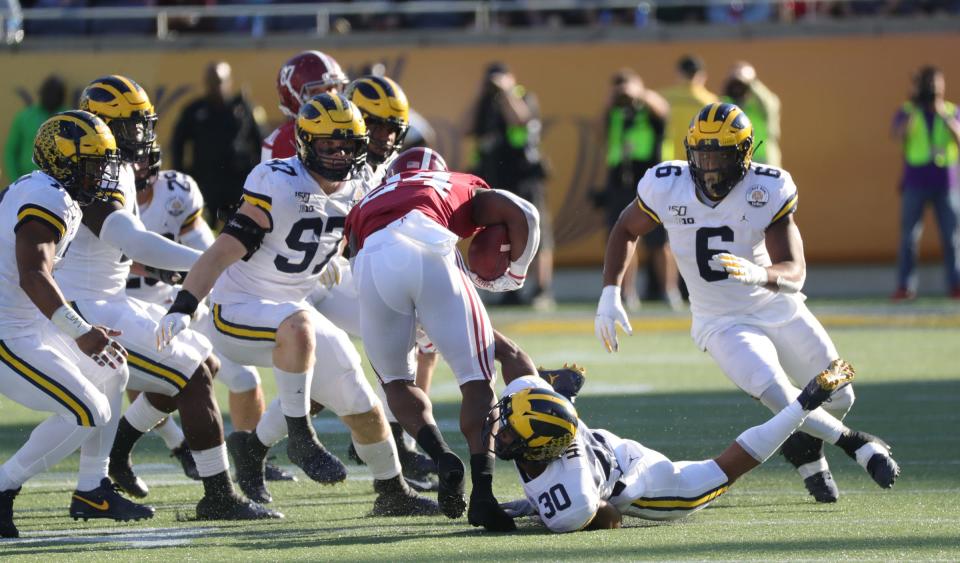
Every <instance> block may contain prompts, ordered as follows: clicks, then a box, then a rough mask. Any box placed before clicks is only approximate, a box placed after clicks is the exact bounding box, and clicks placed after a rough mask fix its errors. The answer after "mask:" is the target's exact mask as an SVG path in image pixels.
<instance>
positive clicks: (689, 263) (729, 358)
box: [596, 103, 900, 502]
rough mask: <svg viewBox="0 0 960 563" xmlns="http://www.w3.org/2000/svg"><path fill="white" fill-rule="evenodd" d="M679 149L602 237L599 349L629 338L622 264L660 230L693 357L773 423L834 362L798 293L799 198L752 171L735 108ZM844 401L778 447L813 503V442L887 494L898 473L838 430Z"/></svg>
mask: <svg viewBox="0 0 960 563" xmlns="http://www.w3.org/2000/svg"><path fill="white" fill-rule="evenodd" d="M685 144H686V146H687V161H669V162H664V163H662V164H660V165H659V166H655V167H653V168H651V169H650V170H649V171H648V172H647V173H646V174H645V175H644V177H643V178H642V179H641V180H640V183H639V185H638V186H637V199H636V200H635V202H634V203H633V204H631V205H630V206H628V207H627V208H626V209H624V211H623V213H622V214H621V215H620V219H619V220H618V221H617V224H616V225H615V226H614V228H613V230H612V231H611V233H610V238H609V239H608V241H607V250H606V256H605V257H604V267H603V285H604V287H603V294H602V296H601V298H600V303H599V305H598V306H597V316H596V332H597V337H598V338H599V339H600V340H601V342H602V343H603V344H604V346H605V347H606V349H607V351H608V352H616V351H617V350H618V347H619V343H618V341H617V335H616V325H617V324H620V325H621V326H622V328H623V329H624V330H625V331H626V332H627V333H630V332H631V330H632V329H631V328H630V323H629V320H628V319H627V315H626V312H625V311H624V309H623V306H622V304H621V302H620V284H621V281H622V279H623V273H624V268H625V266H626V261H627V257H628V256H629V255H630V254H631V253H632V252H633V248H634V245H635V243H636V240H637V237H638V236H641V235H643V234H644V233H646V232H649V231H650V230H652V229H653V228H655V227H656V226H657V225H659V224H662V225H663V226H664V227H665V228H666V229H667V235H668V236H669V237H670V244H671V247H672V248H673V252H674V257H675V258H676V261H677V266H678V267H679V269H680V273H681V274H682V275H683V278H684V280H685V281H686V284H687V287H688V288H689V290H690V310H691V312H692V313H693V328H692V331H691V333H692V336H693V338H694V340H695V341H696V343H697V346H698V347H700V349H702V350H705V351H706V352H708V353H709V354H710V355H711V356H712V357H713V358H714V360H715V361H716V362H717V364H718V365H719V366H720V368H721V369H722V370H723V372H724V373H725V374H726V375H727V377H729V378H730V380H731V381H733V383H735V384H736V385H737V386H738V387H740V388H741V389H743V390H744V391H745V392H747V393H748V394H749V395H750V396H752V397H754V398H756V399H758V400H759V401H760V402H761V403H763V404H764V405H765V406H766V407H767V408H769V409H770V410H772V411H774V412H778V411H780V410H781V409H783V408H784V407H786V406H787V405H788V404H789V403H790V401H792V400H793V398H794V397H796V396H797V393H798V392H799V388H800V387H803V386H804V385H806V384H807V382H809V381H810V379H811V378H813V377H814V376H816V375H817V374H818V373H820V372H822V371H823V370H824V369H826V368H827V366H829V365H832V364H833V363H834V362H836V361H840V356H839V354H838V353H837V349H836V347H835V346H834V344H833V342H832V341H831V340H830V337H829V336H828V335H827V333H826V331H825V330H824V329H823V326H822V325H821V324H820V322H819V321H817V319H816V318H815V317H814V316H813V314H812V313H811V312H810V311H809V310H808V309H807V307H806V305H805V304H804V299H805V297H804V296H803V294H801V293H800V290H801V288H802V287H803V281H804V278H805V277H806V264H805V262H804V257H803V242H802V240H801V238H800V230H799V228H798V227H797V224H796V222H795V221H794V218H793V213H794V211H795V210H796V208H797V187H796V185H795V184H794V183H793V179H792V178H791V176H790V174H789V173H788V172H787V171H785V170H783V169H780V168H775V167H770V166H758V165H755V164H751V156H752V154H753V150H754V148H755V143H754V138H753V126H752V124H751V123H750V120H749V119H748V118H747V116H746V115H745V114H744V113H743V111H742V110H741V109H740V108H738V107H737V106H735V105H733V104H721V103H714V104H710V105H707V106H705V107H704V108H703V109H702V110H701V111H700V112H698V114H697V115H696V116H694V119H693V120H692V121H691V123H690V130H689V132H688V134H687V137H686V140H685ZM853 401H854V394H853V387H852V386H846V387H844V388H843V390H841V391H840V392H839V393H837V394H836V395H834V396H833V397H832V398H831V400H830V401H829V402H827V403H825V404H824V405H823V409H820V410H817V411H815V412H813V413H811V414H810V416H808V417H807V419H806V421H805V422H804V423H803V425H802V426H801V427H800V429H801V431H802V432H800V433H797V434H796V435H795V436H793V437H791V438H790V439H789V440H788V441H787V443H786V444H785V445H784V448H783V452H784V456H785V457H786V458H787V459H788V460H789V461H790V462H791V463H793V465H794V466H795V467H797V469H798V472H799V473H800V475H801V477H803V479H804V484H805V485H806V487H807V489H808V491H809V492H810V494H811V495H813V496H814V498H815V499H816V500H817V501H818V502H835V501H836V500H837V498H838V495H839V491H838V490H837V487H836V484H835V483H834V480H833V477H832V475H831V474H830V470H829V467H828V466H827V462H826V458H825V457H824V456H823V441H826V442H829V443H831V444H836V445H837V446H839V447H840V448H841V449H843V451H844V452H846V453H847V454H848V455H849V456H850V457H852V458H854V459H855V460H856V461H857V463H859V464H860V465H861V466H863V467H864V469H866V471H867V472H868V473H869V474H870V476H871V477H872V478H873V480H874V481H875V482H876V483H877V484H878V485H880V486H881V487H884V488H889V487H891V486H892V485H893V482H894V480H895V479H896V478H897V475H898V474H899V472H900V469H899V467H898V465H897V463H896V462H895V461H894V460H893V458H892V457H891V456H890V449H889V446H888V445H887V444H886V443H884V442H883V441H882V440H880V439H879V438H876V437H874V436H871V435H869V434H866V433H862V432H855V431H852V430H850V429H849V428H847V427H846V426H844V425H843V423H842V422H841V420H842V419H843V417H844V416H846V414H847V412H848V411H849V410H850V407H851V406H852V405H853Z"/></svg>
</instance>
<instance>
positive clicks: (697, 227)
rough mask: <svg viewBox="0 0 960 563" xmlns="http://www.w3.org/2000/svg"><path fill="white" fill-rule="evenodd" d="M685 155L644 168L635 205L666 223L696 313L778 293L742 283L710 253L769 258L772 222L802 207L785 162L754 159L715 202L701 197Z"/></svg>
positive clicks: (741, 307) (720, 311)
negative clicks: (756, 161)
mask: <svg viewBox="0 0 960 563" xmlns="http://www.w3.org/2000/svg"><path fill="white" fill-rule="evenodd" d="M696 192H697V190H696V186H695V185H694V183H693V179H692V177H691V175H690V170H689V166H688V164H687V162H686V161H679V160H674V161H668V162H664V163H661V164H660V165H658V166H655V167H653V168H651V169H650V170H648V171H647V173H646V174H644V176H643V178H642V179H641V180H640V183H639V184H638V185H637V199H636V201H635V205H638V206H639V207H640V209H641V211H643V212H644V213H646V214H647V215H648V216H649V217H650V218H652V219H653V220H654V221H656V222H657V223H661V224H662V225H663V227H664V228H665V229H666V231H667V236H668V237H669V240H670V248H671V250H672V251H673V254H674V256H675V257H676V260H677V267H678V268H679V270H680V273H681V274H682V275H683V279H684V281H685V282H686V284H687V287H688V289H689V291H690V309H691V312H692V313H693V314H694V316H707V317H712V316H722V315H731V314H742V313H748V312H750V311H752V310H755V309H758V308H760V307H761V306H763V305H764V304H766V303H768V302H770V301H772V300H773V299H775V298H776V296H777V293H775V292H772V291H770V290H768V289H766V288H764V287H760V286H753V285H750V286H748V285H744V284H742V283H740V282H738V281H736V280H734V279H730V278H729V274H727V272H726V271H724V270H723V268H722V267H721V266H720V265H719V264H718V263H716V262H715V261H714V260H713V256H714V255H716V254H720V253H724V252H726V253H729V254H734V255H736V256H740V257H742V258H746V259H747V260H750V261H752V262H753V263H755V264H757V265H760V266H764V267H766V266H770V265H771V262H770V255H769V254H768V253H767V247H766V244H765V233H766V230H767V228H768V227H769V226H770V225H772V224H773V223H775V222H777V221H779V220H780V219H782V218H783V217H785V216H786V215H789V214H790V213H793V212H794V211H796V208H797V186H796V185H795V184H794V183H793V179H792V178H791V176H790V174H789V173H788V172H787V171H786V170H783V169H781V168H775V167H772V166H757V165H751V166H750V170H748V171H747V173H746V175H745V176H744V178H743V180H741V181H740V183H739V184H737V185H736V186H734V188H733V190H731V191H730V193H729V194H727V196H726V197H725V198H724V199H723V200H722V201H720V203H719V204H717V205H716V206H715V207H710V206H709V205H707V204H705V203H703V202H702V201H701V200H700V199H699V198H698V197H697V193H696Z"/></svg>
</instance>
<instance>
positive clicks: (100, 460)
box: [77, 368, 144, 491]
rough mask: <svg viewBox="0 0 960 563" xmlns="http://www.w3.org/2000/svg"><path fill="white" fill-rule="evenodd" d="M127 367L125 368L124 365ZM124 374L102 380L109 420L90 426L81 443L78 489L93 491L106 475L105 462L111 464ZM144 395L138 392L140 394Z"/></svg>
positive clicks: (124, 383)
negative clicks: (91, 427)
mask: <svg viewBox="0 0 960 563" xmlns="http://www.w3.org/2000/svg"><path fill="white" fill-rule="evenodd" d="M124 369H126V368H124ZM126 382H127V377H126V375H124V376H122V377H111V378H109V379H107V380H106V381H104V382H102V383H101V384H100V386H99V388H100V391H101V392H102V393H103V395H104V396H105V397H106V398H107V401H108V402H109V403H110V413H111V415H110V420H109V421H107V423H106V424H104V425H103V426H98V427H97V428H94V429H93V432H91V434H90V437H88V438H87V439H86V440H84V442H83V444H81V445H80V470H79V472H78V473H77V490H78V491H92V490H93V489H96V488H97V487H99V486H100V481H102V480H103V479H104V478H105V477H106V476H107V465H109V463H110V450H111V448H113V440H114V438H116V437H117V426H119V425H120V410H121V409H120V407H121V406H122V405H123V388H124V387H126ZM143 396H144V395H141V397H143Z"/></svg>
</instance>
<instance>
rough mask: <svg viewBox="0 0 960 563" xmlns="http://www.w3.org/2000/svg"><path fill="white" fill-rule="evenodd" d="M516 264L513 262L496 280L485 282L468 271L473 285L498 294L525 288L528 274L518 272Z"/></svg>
mask: <svg viewBox="0 0 960 563" xmlns="http://www.w3.org/2000/svg"><path fill="white" fill-rule="evenodd" d="M514 264H515V262H511V263H510V267H509V268H507V271H506V272H504V274H503V275H502V276H500V277H499V278H497V279H495V280H485V279H482V278H481V277H480V276H478V275H477V274H475V273H473V272H472V271H470V270H467V272H468V273H469V274H470V279H471V280H473V285H475V286H477V287H478V288H480V289H485V290H487V291H493V292H496V293H500V292H504V291H516V290H518V289H520V288H521V287H523V282H524V280H526V272H525V271H523V272H518V271H516V270H518V269H519V267H517V268H515V267H514Z"/></svg>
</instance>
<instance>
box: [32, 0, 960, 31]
mask: <svg viewBox="0 0 960 563" xmlns="http://www.w3.org/2000/svg"><path fill="white" fill-rule="evenodd" d="M363 2H364V0H355V3H356V4H357V5H360V4H362V3H363ZM393 2H395V3H397V4H398V5H399V4H401V3H402V2H401V0H391V3H393ZM454 3H455V0H454ZM20 4H21V6H22V7H23V8H25V9H29V8H86V7H108V8H109V7H113V8H117V7H183V6H262V5H266V4H284V5H292V4H304V5H306V4H310V5H314V6H322V4H323V3H322V2H321V3H318V2H314V1H307V0H276V1H270V0H21V2H20ZM581 4H582V5H583V6H582V8H576V9H564V10H555V11H552V10H526V9H524V3H523V2H522V1H519V0H518V1H517V2H515V3H509V4H507V6H508V7H509V9H503V8H501V9H499V10H498V11H495V12H494V13H493V15H492V18H491V19H492V20H493V21H492V22H491V24H492V25H494V26H499V27H512V28H529V27H564V26H581V27H583V26H587V27H591V26H592V27H597V26H600V27H602V26H635V27H644V26H647V25H652V24H685V23H711V24H741V23H763V22H793V21H804V20H814V19H846V18H858V17H875V16H892V17H926V16H935V15H937V14H960V0H847V1H803V0H797V1H795V0H784V1H781V2H777V1H774V2H768V1H756V2H743V1H741V0H732V1H727V2H707V1H705V0H690V1H689V2H688V3H678V2H669V3H666V2H664V4H669V5H663V6H661V5H658V4H657V2H655V1H653V0H640V1H639V2H637V4H636V6H635V7H630V8H598V7H596V6H595V5H592V3H591V2H589V1H587V0H581ZM475 20H476V15H475V14H474V13H473V11H472V10H470V9H465V10H464V11H462V12H442V11H438V12H433V13H417V14H399V13H378V14H364V15H343V16H334V17H333V18H332V21H331V22H330V26H329V27H330V31H331V32H333V33H340V34H344V33H350V32H351V31H383V30H391V29H457V28H468V27H472V26H474V25H476V24H477V22H476V21H475ZM156 26H157V23H156V21H155V19H151V18H144V19H110V20H102V19H100V20H98V19H89V20H85V19H72V18H67V19H58V20H31V19H29V18H28V19H27V20H26V22H25V24H24V31H25V32H26V34H27V36H28V37H29V36H30V35H31V34H37V35H86V34H104V33H111V34H145V35H149V34H154V33H156V31H157V30H156ZM168 26H169V30H170V31H172V32H174V33H241V34H252V35H255V36H259V35H263V34H266V33H296V32H301V33H302V32H309V31H312V30H315V29H316V26H317V22H316V19H315V18H311V17H307V16H304V15H299V16H239V17H237V16H234V17H206V16H204V17H201V16H199V15H197V16H191V17H172V18H170V20H169V22H168Z"/></svg>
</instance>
